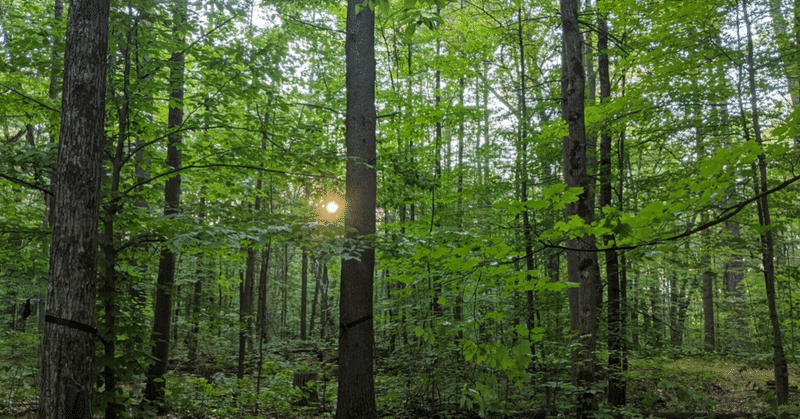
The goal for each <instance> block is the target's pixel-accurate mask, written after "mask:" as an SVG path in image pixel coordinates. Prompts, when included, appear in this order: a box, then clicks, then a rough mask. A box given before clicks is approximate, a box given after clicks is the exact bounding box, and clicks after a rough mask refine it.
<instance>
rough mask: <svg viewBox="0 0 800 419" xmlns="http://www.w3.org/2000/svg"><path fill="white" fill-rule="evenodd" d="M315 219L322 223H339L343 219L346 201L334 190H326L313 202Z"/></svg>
mask: <svg viewBox="0 0 800 419" xmlns="http://www.w3.org/2000/svg"><path fill="white" fill-rule="evenodd" d="M313 205H314V207H315V212H316V217H315V218H316V219H317V221H319V222H320V223H322V224H339V223H342V222H343V221H344V213H345V211H346V208H347V202H346V200H345V199H344V196H342V195H340V194H339V193H338V192H336V191H332V190H327V191H325V193H324V194H322V196H321V197H320V198H319V200H318V201H316V202H315V203H314V204H313Z"/></svg>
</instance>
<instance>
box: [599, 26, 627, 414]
mask: <svg viewBox="0 0 800 419" xmlns="http://www.w3.org/2000/svg"><path fill="white" fill-rule="evenodd" d="M597 32H598V34H597V50H598V51H599V52H600V56H599V57H598V63H597V72H598V76H599V78H600V101H601V102H602V101H606V102H607V101H608V100H609V98H610V97H611V77H610V75H609V68H608V67H609V62H608V53H607V52H606V51H607V50H608V23H607V21H606V17H605V16H601V17H600V18H598V20H597ZM611 151H612V150H611V135H609V133H608V132H607V131H606V130H604V131H603V132H602V134H601V135H600V208H606V207H611V206H612V202H611V199H612V191H613V187H612V184H611V182H612V180H611ZM603 241H604V242H605V244H606V245H607V246H610V245H613V244H614V243H615V242H616V238H615V237H614V235H611V234H609V235H606V236H604V237H603ZM604 253H605V258H606V280H607V281H608V352H609V356H608V369H609V375H608V402H609V403H611V404H612V405H614V406H624V405H625V391H626V388H625V383H624V381H623V380H622V377H621V373H622V362H623V358H624V353H623V351H622V341H623V340H624V336H623V333H622V332H623V329H622V315H621V312H622V310H621V309H620V305H621V298H620V272H619V259H618V258H617V251H616V250H606V251H605V252H604Z"/></svg>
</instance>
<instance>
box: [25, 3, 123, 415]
mask: <svg viewBox="0 0 800 419" xmlns="http://www.w3.org/2000/svg"><path fill="white" fill-rule="evenodd" d="M108 16H109V2H107V1H102V0H73V1H72V2H71V3H70V7H69V14H68V25H67V39H66V50H65V56H64V91H63V96H62V102H61V103H62V104H61V109H62V113H61V132H60V138H61V141H60V143H59V151H58V160H57V162H56V167H55V172H54V180H53V187H52V191H53V193H54V196H55V198H54V200H53V206H52V216H53V223H52V236H51V237H52V242H51V246H50V271H49V283H50V285H49V291H48V308H47V314H48V315H49V316H54V317H56V318H61V319H66V320H70V321H73V322H78V323H81V324H83V325H86V326H88V327H94V324H95V318H94V317H95V302H96V292H97V289H96V286H97V285H96V281H97V247H98V233H97V231H98V229H97V226H98V221H99V215H100V182H101V177H102V172H101V167H102V166H101V162H102V151H103V147H104V146H105V133H104V122H105V97H106V68H107V64H106V62H107V61H106V58H107V49H108ZM94 356H95V336H93V335H92V334H91V333H88V332H86V331H83V330H80V329H77V328H74V327H69V326H65V325H63V324H56V323H51V322H48V323H46V324H45V328H44V343H43V355H42V386H41V392H40V394H39V409H38V412H37V418H39V419H61V418H64V417H70V418H81V419H84V418H88V417H89V416H90V413H91V412H90V410H89V409H90V406H91V405H92V388H93V386H94ZM70 396H73V397H70Z"/></svg>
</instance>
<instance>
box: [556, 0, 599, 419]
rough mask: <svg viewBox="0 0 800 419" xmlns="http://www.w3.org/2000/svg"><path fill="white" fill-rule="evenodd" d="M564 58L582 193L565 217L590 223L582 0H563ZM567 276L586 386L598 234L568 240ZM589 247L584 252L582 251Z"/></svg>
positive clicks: (570, 139)
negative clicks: (573, 286)
mask: <svg viewBox="0 0 800 419" xmlns="http://www.w3.org/2000/svg"><path fill="white" fill-rule="evenodd" d="M561 28H562V33H563V36H562V58H561V109H562V117H563V118H564V120H565V121H566V122H567V124H568V126H569V135H568V136H566V137H564V141H563V143H564V144H563V157H564V181H565V183H566V184H567V186H568V187H580V188H582V189H583V192H582V193H581V195H580V196H579V197H578V200H577V201H576V202H573V203H570V204H568V205H567V206H566V211H565V212H566V216H567V218H569V217H574V216H575V217H579V218H581V219H582V220H583V221H584V222H585V223H586V224H590V223H591V222H592V220H593V219H594V206H593V205H592V194H591V184H590V178H589V176H588V175H587V165H588V160H587V148H588V139H587V136H586V127H585V123H584V88H585V74H584V69H583V57H582V53H581V52H582V48H583V39H582V38H581V34H580V29H579V27H578V2H577V0H561ZM567 247H568V248H570V249H578V250H570V251H568V252H567V276H568V278H569V281H570V282H573V283H577V284H579V287H578V288H572V289H570V291H569V300H570V324H571V326H572V329H573V330H574V331H576V332H578V336H580V337H579V338H578V343H579V344H580V345H578V346H577V347H576V349H575V351H574V353H573V361H574V362H573V367H572V381H573V385H576V386H578V387H580V388H583V389H587V390H588V386H590V385H591V384H592V383H594V381H595V359H594V355H593V354H594V350H595V346H596V343H597V293H598V284H599V276H600V271H599V266H598V264H597V253H596V252H595V251H594V250H596V245H595V238H594V236H591V235H585V236H583V237H579V238H575V239H570V240H567ZM581 250H585V251H581ZM596 406H597V401H596V399H595V396H594V393H593V392H591V391H584V392H583V393H582V395H581V396H580V400H579V402H578V406H577V412H576V413H577V414H576V417H577V418H578V419H581V418H584V417H587V415H589V414H590V413H589V412H591V411H593V410H595V409H596Z"/></svg>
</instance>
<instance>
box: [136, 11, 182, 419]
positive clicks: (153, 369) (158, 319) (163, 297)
mask: <svg viewBox="0 0 800 419" xmlns="http://www.w3.org/2000/svg"><path fill="white" fill-rule="evenodd" d="M176 9H177V10H176V11H175V12H176V13H175V26H174V27H173V33H174V34H175V36H176V43H177V44H176V49H177V50H179V51H182V49H183V48H182V45H183V44H184V39H183V37H182V36H181V35H179V33H180V29H181V28H180V27H181V26H182V25H183V22H184V21H185V19H186V1H184V0H181V1H179V2H177V3H176ZM183 73H184V55H183V53H182V52H176V53H173V54H172V57H171V58H170V86H171V89H172V92H171V93H170V103H174V104H175V106H174V107H173V106H170V108H169V115H168V117H167V118H168V121H167V123H168V126H169V128H170V129H171V130H174V129H177V128H178V127H180V126H181V125H182V124H183V78H184V75H183ZM167 139H168V142H169V143H168V145H167V166H168V167H169V168H171V169H172V170H175V169H178V168H180V167H181V150H180V143H181V136H180V134H178V133H172V134H169V136H168V137H167ZM180 197H181V175H180V174H176V175H175V176H173V177H171V178H169V179H167V181H166V182H165V185H164V200H165V201H166V205H165V206H164V215H165V216H170V215H174V214H177V213H178V211H179V206H180ZM175 259H176V255H175V253H173V252H172V250H171V249H169V248H168V247H165V248H164V249H162V250H161V258H160V260H159V265H158V282H157V283H158V285H157V287H156V302H155V309H154V319H153V341H154V342H155V346H153V358H155V361H154V363H153V364H151V365H150V368H149V370H148V372H147V384H146V386H145V399H146V400H148V401H149V402H151V403H154V404H155V405H156V406H157V410H158V412H159V414H164V412H165V411H166V406H165V405H164V385H165V381H164V374H166V373H167V368H168V367H169V336H170V329H171V327H172V286H173V283H174V282H175Z"/></svg>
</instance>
